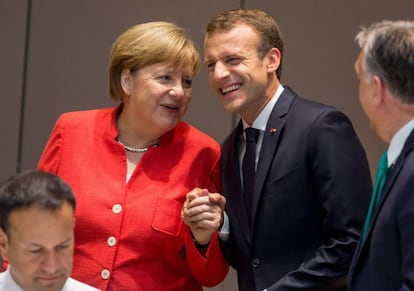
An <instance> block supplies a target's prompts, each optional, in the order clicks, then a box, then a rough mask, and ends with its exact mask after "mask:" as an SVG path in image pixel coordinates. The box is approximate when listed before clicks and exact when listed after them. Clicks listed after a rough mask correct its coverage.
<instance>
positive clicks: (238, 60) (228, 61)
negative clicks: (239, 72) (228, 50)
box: [227, 57, 241, 65]
mask: <svg viewBox="0 0 414 291" xmlns="http://www.w3.org/2000/svg"><path fill="white" fill-rule="evenodd" d="M240 62H241V58H235V57H233V58H229V59H227V63H229V64H231V65H237V64H239V63H240Z"/></svg>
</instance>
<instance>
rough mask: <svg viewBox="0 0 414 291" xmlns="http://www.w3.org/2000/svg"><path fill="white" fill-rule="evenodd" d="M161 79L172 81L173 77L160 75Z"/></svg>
mask: <svg viewBox="0 0 414 291" xmlns="http://www.w3.org/2000/svg"><path fill="white" fill-rule="evenodd" d="M158 78H159V79H160V80H164V81H171V80H172V77H171V76H170V75H162V76H159V77H158Z"/></svg>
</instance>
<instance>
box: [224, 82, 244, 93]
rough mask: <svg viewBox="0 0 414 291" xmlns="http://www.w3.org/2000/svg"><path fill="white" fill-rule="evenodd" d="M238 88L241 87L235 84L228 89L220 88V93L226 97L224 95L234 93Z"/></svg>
mask: <svg viewBox="0 0 414 291" xmlns="http://www.w3.org/2000/svg"><path fill="white" fill-rule="evenodd" d="M240 87H241V85H240V84H237V85H231V86H229V87H226V88H222V89H220V91H221V93H222V94H224V95H226V94H229V93H231V92H234V91H237V90H239V89H240Z"/></svg>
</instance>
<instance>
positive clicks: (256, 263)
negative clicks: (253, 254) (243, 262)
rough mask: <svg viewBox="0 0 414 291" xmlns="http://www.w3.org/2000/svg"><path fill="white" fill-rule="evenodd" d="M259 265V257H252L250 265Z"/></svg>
mask: <svg viewBox="0 0 414 291" xmlns="http://www.w3.org/2000/svg"><path fill="white" fill-rule="evenodd" d="M259 266H260V259H259V258H254V259H253V260H252V267H253V268H258V267H259Z"/></svg>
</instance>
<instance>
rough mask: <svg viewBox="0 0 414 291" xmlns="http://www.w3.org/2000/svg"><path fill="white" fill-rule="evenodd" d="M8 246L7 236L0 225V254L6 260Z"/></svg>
mask: <svg viewBox="0 0 414 291" xmlns="http://www.w3.org/2000/svg"><path fill="white" fill-rule="evenodd" d="M8 247H9V239H8V237H7V234H6V233H5V232H4V231H3V229H2V228H1V227H0V256H1V257H2V258H3V260H7V252H8ZM0 270H1V266H0Z"/></svg>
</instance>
